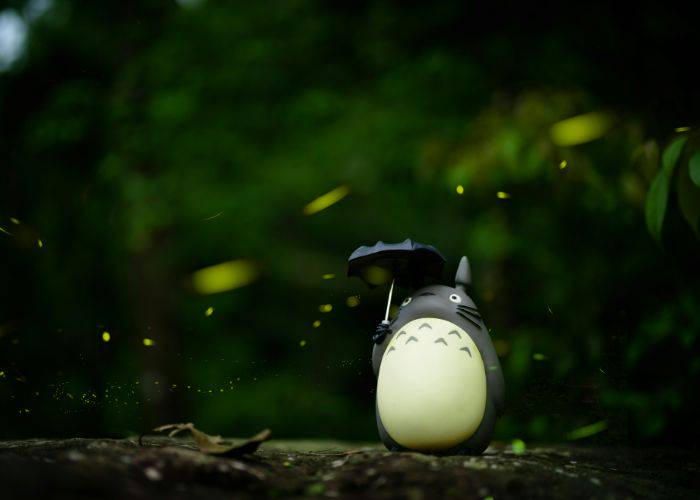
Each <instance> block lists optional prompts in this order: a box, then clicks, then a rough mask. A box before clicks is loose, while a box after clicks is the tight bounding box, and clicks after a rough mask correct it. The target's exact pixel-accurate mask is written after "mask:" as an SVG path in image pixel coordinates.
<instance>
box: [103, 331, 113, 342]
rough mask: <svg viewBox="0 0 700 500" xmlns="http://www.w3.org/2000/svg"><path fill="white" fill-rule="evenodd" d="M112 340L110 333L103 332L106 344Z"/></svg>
mask: <svg viewBox="0 0 700 500" xmlns="http://www.w3.org/2000/svg"><path fill="white" fill-rule="evenodd" d="M111 339H112V336H111V335H110V334H109V332H108V331H104V332H102V340H103V341H104V342H109V341H110V340H111Z"/></svg>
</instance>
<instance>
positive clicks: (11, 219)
mask: <svg viewBox="0 0 700 500" xmlns="http://www.w3.org/2000/svg"><path fill="white" fill-rule="evenodd" d="M10 222H12V223H13V224H17V225H19V219H16V218H14V217H10Z"/></svg>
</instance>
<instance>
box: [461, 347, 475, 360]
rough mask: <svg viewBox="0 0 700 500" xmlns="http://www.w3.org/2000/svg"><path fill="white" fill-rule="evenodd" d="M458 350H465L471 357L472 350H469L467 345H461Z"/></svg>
mask: <svg viewBox="0 0 700 500" xmlns="http://www.w3.org/2000/svg"><path fill="white" fill-rule="evenodd" d="M460 351H467V354H469V357H470V358H471V357H472V352H471V351H470V350H469V348H468V347H462V348H461V349H460Z"/></svg>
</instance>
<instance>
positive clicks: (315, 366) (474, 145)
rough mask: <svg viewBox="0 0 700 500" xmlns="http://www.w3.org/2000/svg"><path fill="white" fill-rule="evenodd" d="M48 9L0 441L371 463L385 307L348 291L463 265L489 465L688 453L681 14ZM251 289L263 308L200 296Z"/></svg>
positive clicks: (691, 312)
mask: <svg viewBox="0 0 700 500" xmlns="http://www.w3.org/2000/svg"><path fill="white" fill-rule="evenodd" d="M29 4H32V2H29ZM47 5H48V10H47V11H46V12H44V13H43V14H42V15H41V16H39V17H38V18H32V19H29V18H28V17H27V23H29V25H30V30H29V38H28V40H27V44H26V47H25V51H24V53H23V55H22V56H21V57H20V58H19V59H18V60H17V61H15V62H14V63H13V64H12V65H11V66H10V67H8V68H6V69H5V70H4V71H3V72H2V73H0V106H1V110H2V115H1V116H0V150H1V151H2V160H0V161H1V165H2V167H1V168H2V183H1V186H0V193H1V197H0V207H1V210H0V227H2V228H3V229H5V230H6V231H7V233H10V234H5V233H0V257H2V258H1V260H0V276H2V278H3V282H2V284H3V286H2V288H1V289H0V291H1V293H2V297H1V298H2V300H0V395H1V397H2V399H3V401H4V402H5V404H4V407H3V410H2V411H1V412H0V422H1V423H2V425H0V435H1V436H2V437H10V436H13V437H19V436H35V435H45V436H59V435H63V436H75V435H105V434H106V435H115V436H119V435H125V434H127V433H130V432H139V431H143V430H145V429H148V428H150V427H153V426H155V425H157V424H162V423H166V422H170V421H194V422H196V423H197V425H198V427H200V428H202V429H204V430H206V431H211V432H214V433H221V434H229V435H245V434H252V433H253V432H256V431H258V430H260V429H261V428H263V427H270V428H272V430H273V433H274V434H275V435H276V436H278V437H280V436H285V437H294V436H319V437H333V438H351V439H375V437H376V434H375V432H376V431H375V424H374V416H373V413H374V402H373V397H374V396H373V390H374V380H373V376H372V374H371V368H370V366H369V355H370V351H371V340H370V336H371V332H372V331H373V329H374V326H375V324H376V323H377V322H378V321H379V320H380V319H381V316H382V314H383V307H382V306H383V304H382V302H383V299H384V296H385V295H384V294H385V292H386V290H382V289H381V288H380V289H378V290H375V291H372V292H369V291H368V290H366V289H364V288H363V287H362V285H361V284H360V283H359V282H354V281H351V280H348V279H346V278H345V277H344V276H345V263H346V259H347V256H348V255H349V254H350V252H351V251H352V250H353V249H354V248H355V247H357V246H358V245H361V244H371V243H374V242H375V241H377V240H379V239H381V240H384V241H399V240H403V239H404V238H406V237H411V238H414V239H416V240H418V241H422V242H426V243H430V244H434V245H436V246H437V247H438V248H439V249H441V250H442V251H443V253H444V254H445V255H447V256H448V261H449V264H448V266H447V267H448V268H447V269H446V274H445V279H446V281H447V280H449V279H451V277H452V276H453V273H454V267H455V266H456V265H457V262H458V259H459V257H460V256H461V255H464V254H466V255H468V256H469V257H470V259H471V262H472V268H473V273H474V290H473V295H474V297H475V300H476V301H477V303H478V304H479V306H480V308H481V309H482V312H483V315H484V317H485V319H486V322H487V324H488V325H489V327H490V328H491V329H492V335H493V338H494V341H495V343H496V347H497V349H498V351H499V355H500V356H501V359H502V364H503V367H504V371H505V375H506V385H507V392H508V404H509V409H508V412H507V414H506V415H505V417H504V418H503V419H502V420H501V421H500V423H499V426H498V429H497V437H499V438H501V439H512V438H515V437H517V438H518V439H521V438H522V439H525V440H534V439H537V440H559V439H571V438H572V436H574V438H576V437H581V438H583V439H600V440H605V441H611V442H612V441H621V440H630V441H633V442H640V441H646V440H666V441H673V442H688V441H690V442H692V439H691V438H690V436H697V426H696V425H695V421H696V420H697V418H698V417H700V415H699V414H698V410H697V409H696V407H695V405H694V399H695V397H696V391H697V382H698V374H699V372H700V343H699V340H698V337H700V314H698V312H699V311H700V281H699V280H698V278H699V277H700V273H699V272H698V265H699V263H698V250H699V249H700V246H699V244H698V240H697V238H696V236H695V234H694V233H693V231H694V230H695V231H697V230H698V214H699V213H700V205H699V204H700V197H698V180H697V179H698V178H699V177H700V173H698V172H700V166H698V165H700V160H698V156H697V154H698V153H697V151H698V147H697V144H698V139H697V136H696V131H695V129H694V128H692V127H691V128H690V129H689V130H680V131H678V132H674V130H675V129H676V128H677V127H681V126H692V125H693V124H694V123H695V122H694V120H695V119H697V113H696V112H697V108H696V107H694V106H696V104H697V103H698V102H700V101H699V100H698V93H697V89H696V88H695V87H696V86H695V85H694V84H693V82H692V81H690V80H689V79H687V78H683V77H681V75H680V74H679V72H680V70H679V68H681V67H684V66H683V65H684V64H685V66H687V60H686V59H684V55H683V53H682V47H684V46H688V47H692V46H696V44H694V43H693V42H696V41H697V35H696V31H695V28H694V26H693V25H692V23H691V22H690V21H691V17H690V16H688V15H687V14H686V15H684V13H683V12H682V11H680V10H679V9H676V11H674V12H670V11H667V10H666V8H665V7H664V6H662V5H661V4H659V5H654V4H648V5H643V6H640V7H639V9H638V10H637V11H635V12H632V13H630V12H625V13H620V12H618V11H617V10H615V9H613V8H612V7H608V6H607V5H605V4H600V5H598V4H593V5H589V6H587V9H586V11H585V12H581V11H578V10H577V9H576V8H575V7H573V6H567V5H561V6H558V7H552V6H547V7H546V8H545V7H532V6H529V7H527V8H526V7H525V6H522V7H517V8H516V7H512V6H509V7H508V8H507V9H505V8H503V9H498V8H494V9H493V11H492V10H489V8H487V7H485V6H480V7H479V6H466V5H457V3H453V2H430V3H413V2H410V3H405V2H387V1H384V2H338V3H326V2H314V1H310V0H294V1H265V2H247V3H231V2H214V1H201V2H191V1H190V2H184V1H183V2H180V3H169V2H158V1H155V0H149V1H143V2H107V1H102V2H80V1H77V0H75V1H69V0H55V1H53V2H49V3H48V4H47ZM2 9H5V10H7V9H14V10H15V11H16V12H27V11H26V9H27V2H18V1H14V2H2V3H0V10H2ZM23 9H24V10H23ZM621 23H622V24H624V25H625V29H624V30H618V29H614V27H615V26H616V25H618V24H621ZM668 33H673V34H674V36H673V37H669V36H668ZM588 40H595V41H596V43H588ZM629 40H636V42H637V43H636V44H632V43H631V42H630V41H629ZM679 47H680V48H679ZM623 61H624V64H622V62H623ZM649 68H653V71H649ZM573 117H578V118H576V119H574V120H573V121H567V122H563V120H567V119H570V118H573ZM679 144H680V145H679ZM662 150H663V153H662V152H661V151H662ZM672 157H673V158H672ZM564 162H565V163H564ZM662 165H663V166H662ZM674 180H676V181H675V182H674ZM458 185H461V186H463V191H462V193H458V192H457V190H456V188H457V186H458ZM341 186H347V189H348V195H347V196H346V197H345V198H343V199H340V200H339V201H337V203H335V204H333V205H331V206H329V207H328V208H325V209H324V210H321V211H319V212H317V213H313V214H310V215H305V214H304V213H303V210H304V207H306V206H307V205H308V204H309V203H310V202H311V201H312V200H314V199H316V198H317V197H319V196H321V195H323V194H324V193H328V192H330V191H331V190H333V189H335V188H339V187H341ZM497 192H503V193H506V194H504V195H503V197H498V196H497ZM307 212H308V210H307ZM645 217H646V222H647V224H648V227H649V230H650V232H651V235H650V234H649V232H648V231H647V228H646V227H645ZM10 218H14V219H16V222H17V223H15V222H13V221H12V220H11V219H10ZM684 218H685V219H686V220H685V221H684V220H683V219H684ZM688 223H690V224H688ZM652 235H653V236H654V237H656V238H657V240H658V243H657V242H655V241H654V239H653V238H652ZM39 239H40V240H41V241H42V246H41V247H40V246H39V244H38V240H39ZM238 259H243V262H252V263H254V264H255V265H256V266H257V267H256V271H259V272H260V275H259V276H258V278H257V280H256V281H254V282H253V283H251V284H249V285H247V286H243V287H240V288H235V289H233V290H230V291H226V292H222V293H217V294H213V295H202V294H198V293H197V291H196V287H193V286H192V281H191V277H192V274H193V273H194V272H196V271H198V270H200V269H203V268H206V267H208V266H212V265H216V264H220V263H224V262H229V261H232V260H238ZM324 274H334V275H335V278H334V279H323V275H324ZM402 293H405V291H404V292H399V293H398V294H397V297H396V301H397V302H400V300H401V299H402ZM351 295H359V297H360V303H359V305H357V307H349V306H348V305H347V304H346V298H347V297H349V296H351ZM322 304H331V305H332V306H333V307H332V310H330V311H328V312H321V311H320V310H319V306H320V305H322ZM209 308H213V310H211V312H209V313H207V311H208V310H209ZM319 320H320V322H321V323H320V325H318V326H317V327H315V326H314V322H315V321H319ZM104 331H108V332H109V333H110V335H109V341H108V342H106V341H104V340H103V332H104ZM144 339H152V341H153V343H152V345H145V344H144ZM577 430H578V432H577ZM519 442H522V441H519ZM523 449H524V445H523Z"/></svg>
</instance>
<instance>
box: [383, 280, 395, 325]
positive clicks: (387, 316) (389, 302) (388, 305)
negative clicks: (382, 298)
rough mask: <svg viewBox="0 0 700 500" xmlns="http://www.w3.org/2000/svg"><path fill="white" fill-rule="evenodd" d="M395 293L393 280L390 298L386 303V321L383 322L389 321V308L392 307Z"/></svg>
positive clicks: (392, 281)
mask: <svg viewBox="0 0 700 500" xmlns="http://www.w3.org/2000/svg"><path fill="white" fill-rule="evenodd" d="M393 294H394V280H393V279H392V280H391V288H389V300H388V301H387V303H386V314H384V321H382V323H384V324H386V323H389V309H390V308H391V296H392V295H393Z"/></svg>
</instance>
